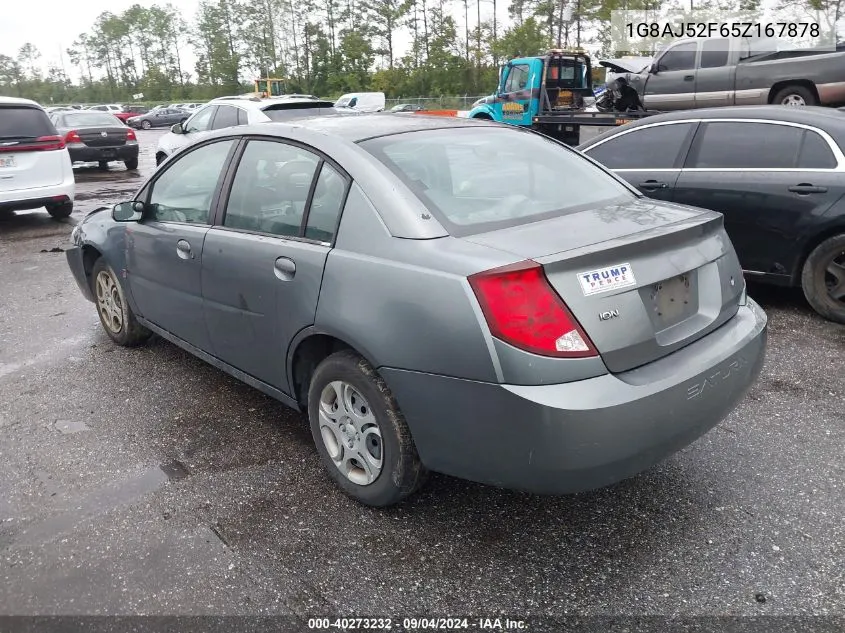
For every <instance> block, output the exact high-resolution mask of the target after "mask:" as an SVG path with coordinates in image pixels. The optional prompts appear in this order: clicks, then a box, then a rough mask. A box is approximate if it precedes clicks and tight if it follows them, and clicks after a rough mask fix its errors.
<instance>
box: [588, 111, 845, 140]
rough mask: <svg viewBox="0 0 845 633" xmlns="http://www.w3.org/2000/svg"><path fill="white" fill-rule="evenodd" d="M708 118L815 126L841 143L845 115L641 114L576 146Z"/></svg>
mask: <svg viewBox="0 0 845 633" xmlns="http://www.w3.org/2000/svg"><path fill="white" fill-rule="evenodd" d="M708 119H740V120H742V119H756V120H760V121H774V122H784V123H797V124H800V125H809V126H812V127H816V128H819V129H821V130H824V131H825V132H827V133H828V134H830V135H831V136H832V137H833V138H834V139H835V140H836V142H837V143H839V144H840V145H845V117H843V116H842V113H841V112H839V111H838V110H836V109H833V108H824V107H819V106H805V107H800V108H790V107H786V106H781V105H765V106H728V107H722V108H702V109H700V110H679V111H677V112H666V113H663V114H655V115H652V116H648V117H645V118H643V119H640V120H638V121H634V122H632V123H628V124H626V125H624V126H621V127H617V128H614V129H612V130H609V131H607V132H604V133H602V134H599V135H597V136H595V137H593V138H591V139H590V140H589V141H587V142H585V143H582V144H581V145H579V146H578V148H579V149H586V148H588V147H590V146H592V145H594V144H596V143H597V142H598V141H600V140H603V139H605V138H608V137H610V136H615V135H616V134H618V133H619V132H620V131H622V130H631V129H634V128H638V127H643V126H646V125H651V124H654V123H662V122H666V121H687V120H692V121H697V120H702V121H706V120H708Z"/></svg>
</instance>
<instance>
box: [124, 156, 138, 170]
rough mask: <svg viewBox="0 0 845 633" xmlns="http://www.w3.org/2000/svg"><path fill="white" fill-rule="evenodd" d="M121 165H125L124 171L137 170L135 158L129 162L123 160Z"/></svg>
mask: <svg viewBox="0 0 845 633" xmlns="http://www.w3.org/2000/svg"><path fill="white" fill-rule="evenodd" d="M123 164H124V165H126V169H138V159H137V158H130V159H129V160H125V161H123Z"/></svg>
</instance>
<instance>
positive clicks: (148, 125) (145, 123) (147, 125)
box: [141, 121, 153, 130]
mask: <svg viewBox="0 0 845 633" xmlns="http://www.w3.org/2000/svg"><path fill="white" fill-rule="evenodd" d="M152 126H153V124H152V123H150V122H149V121H141V127H142V128H144V129H145V130H149V129H150V128H151V127H152Z"/></svg>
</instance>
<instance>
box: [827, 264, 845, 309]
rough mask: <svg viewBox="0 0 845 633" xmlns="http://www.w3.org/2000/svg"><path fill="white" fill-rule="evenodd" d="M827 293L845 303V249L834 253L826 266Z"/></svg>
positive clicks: (835, 299)
mask: <svg viewBox="0 0 845 633" xmlns="http://www.w3.org/2000/svg"><path fill="white" fill-rule="evenodd" d="M824 282H825V286H826V287H827V294H828V295H829V296H830V298H831V299H833V300H834V301H838V302H840V303H845V251H842V252H841V253H834V254H833V256H832V257H831V258H830V261H829V262H828V265H827V266H826V267H825V276H824Z"/></svg>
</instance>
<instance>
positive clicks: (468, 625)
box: [308, 617, 528, 631]
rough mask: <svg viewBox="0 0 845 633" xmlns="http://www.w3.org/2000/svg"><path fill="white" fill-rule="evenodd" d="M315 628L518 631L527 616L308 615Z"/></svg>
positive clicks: (312, 626) (310, 624) (310, 625)
mask: <svg viewBox="0 0 845 633" xmlns="http://www.w3.org/2000/svg"><path fill="white" fill-rule="evenodd" d="M308 628H309V629H314V630H339V631H354V630H371V631H373V630H381V631H390V630H398V631H437V630H440V631H445V630H479V631H519V630H526V629H528V625H527V623H526V622H525V621H524V620H511V619H510V618H436V617H429V618H426V617H422V618H402V619H398V618H397V619H393V618H309V620H308Z"/></svg>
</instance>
